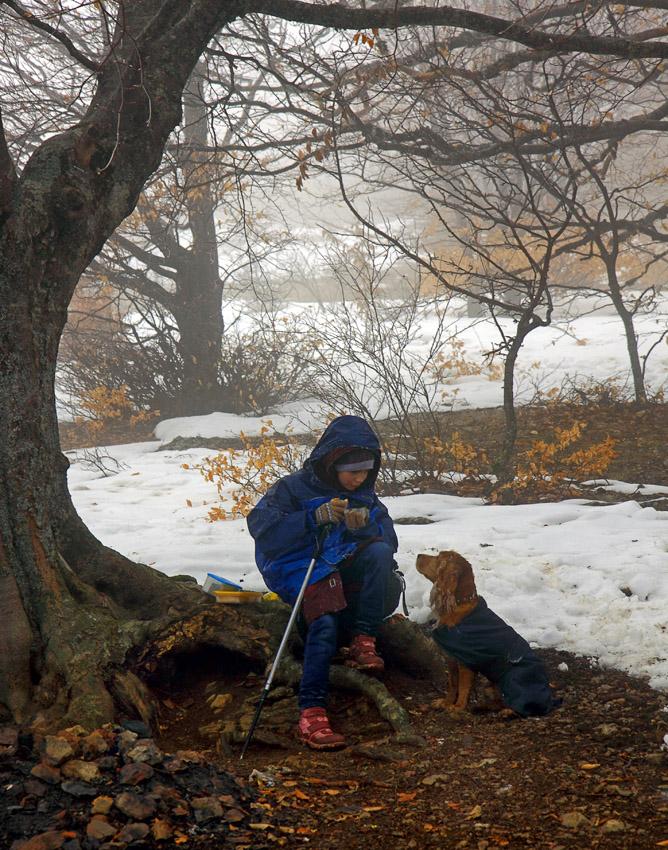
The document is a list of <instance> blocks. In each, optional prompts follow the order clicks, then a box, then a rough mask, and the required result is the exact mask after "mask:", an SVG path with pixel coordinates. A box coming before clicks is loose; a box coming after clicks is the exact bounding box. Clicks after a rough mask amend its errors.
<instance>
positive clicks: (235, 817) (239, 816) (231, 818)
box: [225, 809, 246, 823]
mask: <svg viewBox="0 0 668 850" xmlns="http://www.w3.org/2000/svg"><path fill="white" fill-rule="evenodd" d="M245 817H246V815H245V814H244V813H243V812H242V811H239V809H228V810H227V811H226V812H225V820H226V821H228V822H229V823H239V821H242V820H243V819H244V818H245Z"/></svg>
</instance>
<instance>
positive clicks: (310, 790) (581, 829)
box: [64, 405, 668, 850]
mask: <svg viewBox="0 0 668 850" xmlns="http://www.w3.org/2000/svg"><path fill="white" fill-rule="evenodd" d="M576 414H577V418H578V420H579V421H588V424H589V427H588V432H587V433H588V435H589V437H590V438H591V440H592V441H594V440H597V439H603V438H604V437H605V436H606V435H608V434H609V435H610V436H613V437H615V438H616V439H617V440H618V444H617V451H618V453H619V454H618V458H617V459H616V460H615V462H614V463H613V466H612V467H611V469H610V470H609V472H608V475H609V476H610V477H611V478H615V479H619V480H626V481H633V482H637V483H652V484H663V485H668V461H667V460H666V457H667V456H666V448H667V444H666V439H667V438H668V409H667V408H666V406H665V405H652V406H650V407H648V408H646V409H642V410H638V409H635V408H634V407H633V406H628V405H614V406H613V405H610V406H602V407H598V408H581V409H578V410H576V411H575V412H574V410H573V409H572V408H563V409H560V408H558V409H555V408H552V409H540V408H539V409H534V410H532V411H526V410H524V411H521V412H520V427H521V432H520V441H521V442H525V443H526V442H527V441H529V440H531V439H535V435H536V434H540V435H541V437H544V436H545V434H546V432H548V431H551V432H552V433H553V431H554V428H555V427H556V426H557V425H560V426H562V427H563V426H564V425H568V424H571V423H572V422H573V419H574V416H575V415H576ZM500 424H501V412H500V411H499V410H492V411H468V412H465V413H462V414H461V415H459V417H458V420H457V427H458V430H459V432H460V434H461V435H462V436H464V437H465V438H466V439H468V440H470V441H471V442H472V443H473V445H475V446H476V447H477V448H484V449H485V450H487V451H488V452H490V451H491V452H493V449H494V447H495V446H497V447H498V445H500V431H499V428H500ZM64 436H65V438H66V439H67V435H64ZM134 438H135V439H138V438H139V437H134ZM617 498H624V497H617ZM627 498H628V497H627ZM654 506H655V507H658V508H659V509H661V508H663V507H665V501H658V502H655V503H654ZM539 654H540V656H541V657H542V658H543V659H544V660H545V662H546V664H547V666H548V671H549V675H550V681H551V683H552V684H553V686H554V689H555V692H556V693H557V694H558V695H560V696H562V697H563V705H562V706H561V707H560V708H559V709H557V710H556V711H554V712H553V713H552V714H550V715H549V716H548V717H545V718H539V719H528V720H521V719H504V718H503V717H502V716H500V715H499V714H496V713H493V712H488V711H484V710H482V709H481V707H479V706H478V704H477V703H474V705H473V707H472V708H471V709H470V710H467V711H465V712H461V713H456V712H452V711H447V710H445V709H443V708H442V707H439V702H438V701H439V700H442V698H443V693H442V692H441V691H439V689H438V688H436V687H435V686H434V684H433V683H431V682H430V681H426V680H422V679H416V678H412V677H410V676H408V675H407V674H406V673H405V671H400V670H397V669H394V668H393V667H392V666H389V667H388V669H387V670H386V671H385V673H384V674H382V681H383V682H384V683H385V684H386V686H387V688H388V689H389V690H390V692H391V693H392V694H393V695H394V696H395V697H396V699H397V700H398V701H399V703H400V704H401V705H402V706H403V707H404V708H405V709H406V710H407V711H408V712H409V714H410V717H411V721H412V724H413V727H414V731H415V733H416V734H417V736H418V738H416V739H405V738H404V739H402V738H401V737H399V738H397V737H396V736H393V735H392V734H391V730H390V727H389V726H388V725H387V724H386V723H385V722H384V721H383V720H382V718H381V717H380V715H379V714H378V712H377V710H376V708H375V706H373V705H371V704H370V703H369V701H368V700H367V698H365V697H361V696H359V695H357V694H353V693H346V692H334V693H333V694H332V698H331V704H330V712H329V713H330V718H331V721H332V725H333V727H334V728H335V729H336V730H337V731H340V732H342V733H343V734H344V735H345V736H346V738H347V740H348V743H349V746H348V748H347V749H345V750H343V751H341V752H336V753H318V752H313V751H311V750H308V749H307V748H305V747H303V746H301V745H300V744H299V743H298V742H297V740H296V738H295V737H294V734H293V732H294V724H295V723H296V717H297V715H296V710H295V711H294V712H293V714H294V718H293V722H292V725H291V726H290V725H289V727H288V731H287V732H285V733H284V734H282V735H281V736H279V737H277V739H276V745H274V746H268V745H267V744H264V743H261V741H259V740H254V741H253V742H251V744H250V746H249V748H248V751H247V753H246V756H245V758H244V760H243V761H240V759H239V754H240V746H239V745H238V744H233V745H230V746H229V747H225V746H222V745H221V743H220V737H219V736H211V735H210V734H208V733H207V732H206V729H207V726H208V725H210V724H211V723H212V722H213V721H214V720H215V719H216V717H220V716H223V717H228V716H230V717H234V716H238V715H239V713H240V712H243V711H247V710H248V704H249V698H250V703H251V704H252V700H253V698H257V697H258V696H259V693H260V691H261V688H262V685H263V682H264V678H263V676H264V674H263V672H262V671H253V672H251V673H249V672H248V671H242V670H238V669H225V668H224V665H223V666H222V667H221V666H220V665H216V663H215V659H214V660H211V659H209V662H208V663H207V664H203V665H201V666H199V667H197V666H194V667H193V668H192V669H191V670H190V671H187V672H185V673H184V674H183V675H182V676H181V677H180V678H179V680H178V682H177V683H176V684H175V686H174V687H173V688H172V689H171V690H170V692H169V693H163V694H161V697H162V705H163V717H162V726H161V730H160V733H159V735H158V736H157V739H158V743H159V745H160V747H161V748H162V749H163V750H165V751H167V752H175V751H177V750H197V751H199V752H200V753H202V754H203V755H205V756H206V757H207V758H208V759H210V760H211V761H212V762H214V763H215V764H216V765H218V766H220V767H221V768H223V769H224V770H226V771H230V772H231V773H232V774H235V775H236V776H238V777H240V778H241V782H242V783H244V784H245V786H246V787H249V788H251V789H252V802H249V803H247V805H246V807H245V808H243V807H242V810H243V812H244V815H245V818H244V819H241V820H240V821H239V822H238V823H237V824H236V825H233V824H231V825H230V826H229V829H228V831H227V832H226V834H225V837H224V838H221V837H220V836H218V837H215V838H214V837H207V836H206V834H205V832H203V831H202V830H200V831H199V832H198V831H197V829H196V828H193V830H191V832H190V833H189V834H188V837H187V838H185V840H183V841H180V842H179V843H181V844H183V846H185V847H194V848H203V850H209V848H211V850H213V848H219V847H221V846H236V847H238V848H252V850H263V849H264V848H270V847H275V846H285V847H302V846H303V847H307V846H308V847H313V848H317V850H341V848H346V850H379V848H385V847H393V848H394V847H396V848H418V849H419V848H431V847H434V848H443V850H451V848H453V850H454V848H465V849H466V850H496V848H527V850H529V848H530V850H548V848H549V850H570V848H588V847H601V848H606V850H608V848H610V849H611V850H613V848H654V847H660V846H668V754H667V753H666V751H665V749H662V747H661V744H662V741H663V736H664V735H666V733H668V694H665V693H658V692H656V691H653V690H652V689H651V688H650V687H649V686H648V685H647V684H646V683H645V682H644V681H642V680H639V679H635V678H631V677H629V676H627V675H625V674H623V673H621V672H618V671H615V670H609V669H602V668H599V667H598V666H597V665H596V661H595V660H594V659H585V658H581V657H576V656H573V655H571V654H569V653H565V652H559V651H552V650H549V651H547V650H543V651H540V652H539ZM222 691H224V692H225V693H226V694H230V695H231V702H230V703H229V704H228V706H227V707H226V708H225V709H224V710H221V711H219V712H218V714H216V710H215V709H213V708H212V706H211V699H210V698H211V695H212V694H213V693H217V692H222ZM292 699H293V701H294V697H292ZM479 709H480V710H479ZM263 725H264V715H262V716H261V718H260V723H259V725H258V730H261V729H262V728H263ZM100 846H104V847H107V846H108V847H109V848H111V847H117V846H122V845H119V843H118V842H116V843H113V841H112V842H110V843H109V844H108V845H100V844H98V845H94V844H86V843H85V842H84V843H82V844H81V847H82V848H84V850H86V848H88V847H90V848H91V850H96V848H97V847H100ZM129 846H132V847H135V846H136V847H151V848H153V847H159V846H165V847H169V846H171V842H163V844H160V843H159V842H154V843H151V841H150V840H149V839H144V843H141V842H139V843H137V842H134V843H132V844H130V845H129Z"/></svg>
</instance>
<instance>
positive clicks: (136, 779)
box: [119, 762, 155, 785]
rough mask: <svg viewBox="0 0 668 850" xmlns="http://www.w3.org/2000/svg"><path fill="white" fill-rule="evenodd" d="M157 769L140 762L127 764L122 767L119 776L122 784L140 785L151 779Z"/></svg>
mask: <svg viewBox="0 0 668 850" xmlns="http://www.w3.org/2000/svg"><path fill="white" fill-rule="evenodd" d="M154 773H155V771H154V770H153V768H152V767H151V765H150V764H146V763H145V762H140V763H139V764H135V763H131V764H125V765H123V767H122V768H121V771H120V774H119V778H120V782H121V784H122V785H139V783H140V782H146V780H147V779H150V778H151V777H152V776H153V774H154Z"/></svg>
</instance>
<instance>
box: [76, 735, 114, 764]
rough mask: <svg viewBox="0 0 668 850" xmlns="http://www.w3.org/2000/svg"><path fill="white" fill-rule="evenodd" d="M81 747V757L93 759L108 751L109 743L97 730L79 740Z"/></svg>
mask: <svg viewBox="0 0 668 850" xmlns="http://www.w3.org/2000/svg"><path fill="white" fill-rule="evenodd" d="M81 747H82V753H83V757H84V758H88V759H94V758H97V757H98V756H101V755H103V754H104V753H107V752H109V744H108V743H107V741H106V740H105V739H104V738H103V737H102V735H100V733H99V732H93V733H92V734H91V735H86V737H85V738H83V739H82V741H81Z"/></svg>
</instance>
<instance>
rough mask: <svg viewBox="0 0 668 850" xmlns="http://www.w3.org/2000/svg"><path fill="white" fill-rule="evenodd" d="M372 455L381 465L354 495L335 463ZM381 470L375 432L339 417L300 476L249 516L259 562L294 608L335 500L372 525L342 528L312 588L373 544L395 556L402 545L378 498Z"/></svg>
mask: <svg viewBox="0 0 668 850" xmlns="http://www.w3.org/2000/svg"><path fill="white" fill-rule="evenodd" d="M353 448H361V449H369V450H371V451H373V452H374V453H375V454H376V462H375V464H374V467H373V469H371V470H370V471H369V474H368V475H367V477H366V480H365V481H364V482H363V483H362V484H361V485H360V486H359V487H358V488H357V489H356V490H354V491H353V492H349V491H346V490H344V489H343V488H342V487H341V486H340V484H339V483H338V479H337V477H336V473H335V471H333V463H334V461H335V460H336V458H337V457H340V455H341V454H343V453H345V452H344V450H346V449H353ZM379 469H380V444H379V443H378V439H377V437H376V435H375V434H374V432H373V430H372V429H371V426H370V425H369V424H368V423H367V422H366V421H365V420H364V419H362V418H361V417H359V416H339V417H338V418H337V419H334V420H333V421H332V422H330V424H329V425H328V426H327V428H326V429H325V432H324V433H323V435H322V437H321V438H320V439H319V440H318V443H317V445H316V446H315V448H314V449H313V451H312V452H311V454H310V456H309V457H308V459H307V460H306V462H305V463H304V466H303V467H302V469H300V470H299V472H295V473H293V474H292V475H288V476H286V477H285V478H281V479H280V480H279V481H277V482H276V483H275V484H273V485H272V486H271V487H270V488H269V490H268V491H267V493H266V494H265V495H264V496H263V497H262V498H261V499H260V501H259V502H258V503H257V505H256V506H255V507H254V508H253V510H252V511H251V512H250V513H249V514H248V517H247V522H248V530H249V531H250V533H251V535H252V536H253V538H254V539H255V560H256V562H257V565H258V568H259V570H260V572H261V573H262V577H263V578H264V581H265V583H266V585H267V587H268V588H269V589H270V590H273V591H274V593H277V594H278V595H279V596H280V597H281V599H283V600H284V601H285V602H289V603H290V604H292V603H293V602H294V601H295V600H296V598H297V595H298V594H299V589H300V588H301V585H302V582H303V581H304V575H305V574H306V570H307V568H308V565H309V564H310V563H311V559H312V558H313V550H314V548H315V541H316V535H317V530H318V526H317V524H316V522H315V516H314V514H315V511H316V508H318V507H319V506H320V505H322V504H323V502H328V501H329V500H330V499H334V498H341V499H348V507H349V508H352V507H367V508H368V509H369V522H368V523H367V525H366V526H364V528H359V529H355V530H350V529H348V528H346V525H345V523H340V524H339V525H337V526H336V527H335V528H334V529H333V530H332V531H331V533H330V534H328V535H327V537H326V538H325V541H324V544H323V546H322V551H321V553H320V556H319V557H318V559H317V561H316V563H315V566H314V568H313V572H312V573H311V578H310V582H309V584H313V583H315V582H316V581H319V580H320V579H321V578H324V576H326V575H328V574H329V573H331V572H332V571H333V570H335V569H336V568H337V565H338V564H339V563H340V562H341V561H343V560H345V559H346V558H347V557H348V556H349V555H352V554H353V553H354V552H355V550H356V549H357V547H358V546H360V545H361V544H362V543H364V542H365V541H367V540H369V539H370V538H377V539H380V540H382V541H383V542H384V543H387V544H388V545H389V546H390V547H391V548H392V550H393V551H394V552H396V551H397V548H398V542H397V536H396V534H395V531H394V525H393V524H392V520H391V519H390V516H389V514H388V512H387V508H386V507H385V506H384V505H383V504H382V502H381V501H380V500H379V499H378V497H377V496H376V494H375V492H374V485H375V483H376V478H377V477H378V470H379Z"/></svg>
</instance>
